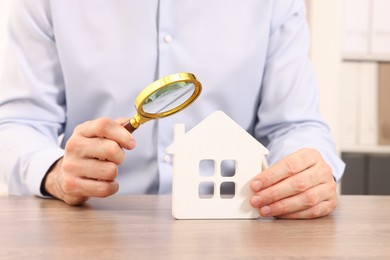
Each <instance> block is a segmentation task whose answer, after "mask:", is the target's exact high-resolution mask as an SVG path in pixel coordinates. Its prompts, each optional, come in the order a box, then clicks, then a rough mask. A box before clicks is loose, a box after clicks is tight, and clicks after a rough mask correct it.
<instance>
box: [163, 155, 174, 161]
mask: <svg viewBox="0 0 390 260" xmlns="http://www.w3.org/2000/svg"><path fill="white" fill-rule="evenodd" d="M163 161H164V162H165V163H171V161H172V158H171V156H170V155H169V154H166V155H164V157H163Z"/></svg>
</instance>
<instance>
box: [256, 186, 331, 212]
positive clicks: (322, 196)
mask: <svg viewBox="0 0 390 260" xmlns="http://www.w3.org/2000/svg"><path fill="white" fill-rule="evenodd" d="M335 198H336V187H335V185H333V184H330V183H329V184H321V185H318V186H316V187H313V188H311V189H308V190H306V191H305V192H302V193H300V194H298V195H295V196H292V197H288V198H285V199H282V200H279V201H276V202H274V203H271V204H269V205H266V206H262V207H260V208H259V213H260V215H261V216H264V217H265V216H268V217H269V216H283V215H287V214H291V213H293V212H299V211H304V210H307V209H310V208H313V207H316V206H317V205H318V204H321V203H322V202H323V201H331V200H333V199H335Z"/></svg>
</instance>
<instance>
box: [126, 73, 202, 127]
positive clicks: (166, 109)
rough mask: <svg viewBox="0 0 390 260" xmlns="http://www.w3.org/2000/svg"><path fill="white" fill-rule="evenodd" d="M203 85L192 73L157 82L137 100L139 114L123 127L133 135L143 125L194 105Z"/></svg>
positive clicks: (173, 75)
mask: <svg viewBox="0 0 390 260" xmlns="http://www.w3.org/2000/svg"><path fill="white" fill-rule="evenodd" d="M201 92H202V84H200V82H199V81H198V80H197V79H196V77H195V75H193V74H191V73H184V72H181V73H177V74H172V75H169V76H165V77H163V78H161V79H159V80H156V81H155V82H153V83H152V84H150V85H149V86H147V87H146V88H145V89H144V90H142V91H141V92H140V93H139V94H138V96H137V98H136V99H135V108H136V110H137V113H136V114H135V116H134V117H133V118H131V119H130V120H129V121H128V122H127V123H126V124H124V125H123V126H124V127H125V128H126V129H127V130H128V131H129V132H130V133H133V132H134V131H135V130H136V129H137V128H138V127H139V126H140V125H141V124H144V123H146V122H148V121H149V120H152V119H158V118H162V117H166V116H170V115H172V114H174V113H176V112H179V111H180V110H183V109H184V108H186V107H188V106H189V105H190V104H192V103H193V102H194V101H195V99H196V98H197V97H198V96H199V95H200V93H201Z"/></svg>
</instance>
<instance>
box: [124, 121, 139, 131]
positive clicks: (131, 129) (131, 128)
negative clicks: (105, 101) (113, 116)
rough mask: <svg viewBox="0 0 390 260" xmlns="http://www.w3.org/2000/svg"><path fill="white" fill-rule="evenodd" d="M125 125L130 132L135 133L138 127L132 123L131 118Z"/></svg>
mask: <svg viewBox="0 0 390 260" xmlns="http://www.w3.org/2000/svg"><path fill="white" fill-rule="evenodd" d="M123 127H124V128H126V129H127V131H129V132H130V133H133V132H134V131H135V129H137V127H134V126H133V125H132V124H131V122H130V120H129V121H128V122H127V123H126V124H124V125H123Z"/></svg>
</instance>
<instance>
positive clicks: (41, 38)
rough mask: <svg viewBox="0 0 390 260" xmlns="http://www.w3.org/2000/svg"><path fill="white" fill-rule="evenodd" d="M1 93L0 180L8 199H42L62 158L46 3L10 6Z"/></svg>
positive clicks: (58, 83) (60, 93) (60, 108)
mask: <svg viewBox="0 0 390 260" xmlns="http://www.w3.org/2000/svg"><path fill="white" fill-rule="evenodd" d="M10 18H11V19H10V21H9V28H8V31H9V43H8V49H7V54H6V55H7V56H6V61H5V70H4V71H3V77H2V79H1V85H0V87H1V91H0V147H1V149H0V158H1V164H0V180H2V181H3V182H5V183H6V184H7V185H8V193H9V194H10V195H23V194H34V195H39V196H42V194H41V192H40V185H41V182H42V179H43V177H44V175H45V173H46V172H47V170H48V169H49V168H50V166H51V165H52V164H53V163H54V162H55V161H56V160H57V159H58V158H60V157H61V156H62V155H63V150H62V149H61V148H60V146H59V145H58V136H59V134H61V132H62V131H63V124H64V122H65V95H64V82H63V78H62V73H61V67H60V63H59V59H58V55H57V52H56V47H55V46H56V45H55V39H54V34H53V26H52V21H51V17H50V5H49V1H46V0H39V1H28V0H25V1H15V2H14V6H13V11H12V13H11V15H10Z"/></svg>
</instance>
